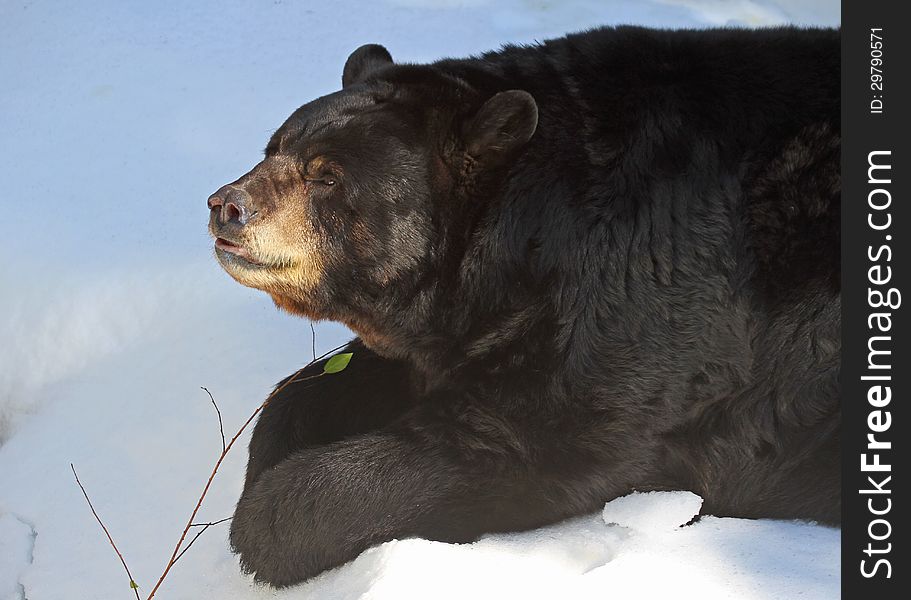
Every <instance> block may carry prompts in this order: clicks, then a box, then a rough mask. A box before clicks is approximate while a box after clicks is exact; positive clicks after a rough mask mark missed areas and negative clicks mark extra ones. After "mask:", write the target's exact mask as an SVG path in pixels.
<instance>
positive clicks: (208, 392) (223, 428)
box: [202, 386, 225, 452]
mask: <svg viewBox="0 0 911 600" xmlns="http://www.w3.org/2000/svg"><path fill="white" fill-rule="evenodd" d="M202 390H203V391H205V393H207V394H209V400H211V401H212V406H214V407H215V412H216V413H218V431H220V432H221V451H222V452H224V451H225V426H224V424H223V423H222V421H221V411H220V410H218V404H216V403H215V398H213V397H212V392H210V391H209V388H207V387H205V386H202Z"/></svg>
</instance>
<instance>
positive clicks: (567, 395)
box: [208, 27, 840, 586]
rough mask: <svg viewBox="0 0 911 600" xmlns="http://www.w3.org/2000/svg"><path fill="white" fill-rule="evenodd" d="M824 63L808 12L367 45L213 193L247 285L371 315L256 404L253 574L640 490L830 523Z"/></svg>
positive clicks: (343, 315) (563, 511) (317, 309)
mask: <svg viewBox="0 0 911 600" xmlns="http://www.w3.org/2000/svg"><path fill="white" fill-rule="evenodd" d="M839 54H840V42H839V33H838V31H836V30H821V29H796V28H779V29H767V30H757V31H751V30H707V31H692V30H688V31H657V30H649V29H643V28H636V27H617V28H603V29H596V30H592V31H588V32H584V33H579V34H574V35H569V36H567V37H564V38H561V39H556V40H550V41H547V42H544V43H541V44H538V45H534V46H507V47H505V48H503V49H502V50H500V51H497V52H491V53H488V54H484V55H482V56H480V57H475V58H469V59H464V60H442V61H439V62H436V63H433V64H430V65H411V64H394V63H393V61H392V59H391V57H390V55H389V53H388V52H387V51H386V49H385V48H383V47H381V46H377V45H368V46H363V47H361V48H359V49H358V50H356V51H355V52H354V53H353V54H352V55H351V56H350V57H349V58H348V61H347V63H346V64H345V67H344V72H343V75H342V89H341V91H338V92H336V93H333V94H330V95H328V96H325V97H322V98H319V99H317V100H314V101H313V102H310V103H309V104H305V105H304V106H303V107H301V108H299V109H298V110H296V111H295V112H294V113H293V114H292V115H291V117H290V118H289V119H288V120H287V121H286V122H285V123H284V124H283V125H282V126H281V127H280V128H279V129H278V130H277V131H276V132H275V134H274V135H273V136H272V138H271V140H270V141H269V143H268V146H267V147H266V150H265V158H264V159H263V160H262V162H260V163H259V164H257V165H256V166H255V167H254V168H253V169H252V170H251V171H250V172H249V173H247V174H246V175H244V176H242V177H241V178H240V179H238V180H236V181H235V182H234V183H231V184H229V185H226V186H224V187H222V188H221V189H220V190H218V191H217V192H216V193H215V194H214V195H212V197H210V198H209V200H208V205H209V208H210V210H211V212H210V222H209V225H210V230H211V233H212V235H213V236H214V237H215V238H216V241H215V252H216V255H217V258H218V261H219V262H220V263H221V265H222V266H223V267H224V269H225V270H226V271H227V272H228V273H229V274H230V275H231V276H232V277H233V278H234V279H236V280H237V281H239V282H240V283H242V284H244V285H248V286H252V287H255V288H258V289H261V290H263V291H265V292H267V293H268V294H269V295H270V296H271V297H272V299H273V300H274V301H275V303H276V304H277V305H278V306H279V307H281V308H282V309H284V310H286V311H288V312H291V313H295V314H299V315H303V316H305V317H308V318H310V319H331V320H335V321H340V322H342V323H344V324H346V325H347V326H348V327H350V328H351V329H352V330H353V331H354V332H356V333H357V335H358V338H357V339H355V340H354V341H352V342H351V344H350V345H349V347H348V350H347V351H349V352H353V353H354V356H353V358H352V360H351V364H350V366H349V367H348V369H347V370H345V371H343V372H341V373H339V374H336V375H333V376H331V377H320V378H317V379H311V380H308V381H306V382H302V383H296V384H292V385H289V386H288V387H286V388H285V389H284V390H282V391H281V393H279V394H278V395H277V396H276V397H275V398H274V399H273V400H272V401H271V403H270V404H269V405H268V406H267V408H266V409H265V410H264V411H263V413H262V416H261V418H260V419H259V421H258V423H257V425H256V428H255V431H254V433H253V436H252V440H251V442H250V458H249V464H248V467H247V475H246V484H245V487H244V491H243V495H242V496H241V498H240V500H239V502H238V504H237V509H236V512H235V514H234V519H233V522H232V524H231V535H230V540H231V544H232V547H233V549H234V550H235V551H236V552H237V553H238V554H239V555H240V559H241V564H242V566H243V567H244V568H245V569H246V570H247V571H249V572H252V573H255V576H256V579H257V580H259V581H264V582H268V583H270V584H272V585H275V586H286V585H291V584H294V583H297V582H300V581H303V580H306V579H307V578H310V577H313V576H314V575H316V574H318V573H320V572H322V571H323V570H325V569H329V568H331V567H334V566H337V565H340V564H342V563H344V562H346V561H348V560H351V559H352V558H354V557H355V556H357V555H358V554H359V553H360V552H361V551H363V550H364V549H366V548H368V547H369V546H371V545H374V544H378V543H380V542H383V541H385V540H390V539H393V538H402V537H408V536H420V537H425V538H429V539H434V540H444V541H449V542H468V541H471V540H474V539H476V538H477V537H478V536H480V535H482V534H484V533H487V532H502V531H513V530H521V529H528V528H534V527H538V526H542V525H545V524H548V523H553V522H555V521H558V520H560V519H565V518H567V517H571V516H574V515H579V514H583V513H587V512H591V511H594V510H596V509H598V508H599V507H600V506H602V505H603V504H604V502H605V501H607V500H610V499H612V498H615V497H617V496H619V495H623V494H626V493H628V492H630V491H632V490H678V489H680V490H692V491H694V492H696V493H698V494H700V495H701V496H703V498H704V499H705V503H704V508H703V510H704V512H707V513H711V514H715V515H733V516H740V517H772V518H803V519H813V520H818V521H821V522H825V523H831V524H835V523H837V522H838V521H839V518H840V517H839V515H840V491H839V485H840V474H839V471H840V460H839V424H840V407H839V401H840V388H839V383H838V374H839V350H840V278H839V265H840V258H839V220H840V216H839V215H840V195H839V194H840V179H839V155H840V125H839V118H840V115H839V112H840V102H839V94H840V89H839V88H840V75H839V67H840V58H839ZM321 369H322V364H316V365H314V366H312V367H310V368H309V369H308V371H307V372H305V373H304V374H303V376H307V375H309V374H316V373H319V372H320V371H321Z"/></svg>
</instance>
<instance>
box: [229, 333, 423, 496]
mask: <svg viewBox="0 0 911 600" xmlns="http://www.w3.org/2000/svg"><path fill="white" fill-rule="evenodd" d="M340 352H352V353H353V354H354V356H353V357H352V359H351V362H350V363H349V365H348V367H347V368H346V369H345V370H344V371H343V372H341V373H337V374H328V375H323V376H321V377H317V378H311V379H307V378H308V377H313V376H316V375H319V374H320V373H322V372H323V366H324V365H325V363H326V361H327V360H328V359H325V360H321V361H319V362H317V363H315V364H313V365H310V366H309V367H307V368H306V369H304V371H302V372H301V373H300V374H299V375H298V376H297V380H298V381H297V382H295V383H291V384H290V385H288V386H287V387H286V388H284V389H283V390H281V391H280V392H279V393H278V394H276V395H275V397H274V398H272V400H271V401H270V402H269V404H268V405H267V406H266V407H265V408H264V409H263V412H262V414H261V415H260V417H259V420H258V421H257V423H256V426H255V428H254V430H253V435H252V437H251V440H250V448H249V450H250V458H249V461H248V463H247V477H246V483H245V485H244V489H245V491H246V490H247V489H248V488H249V487H250V486H251V484H252V483H253V482H254V481H255V480H256V478H257V477H259V475H260V474H261V473H262V472H263V471H265V470H267V469H270V468H272V467H274V466H275V465H277V464H278V463H279V462H281V461H282V460H284V459H285V458H287V457H288V456H289V455H290V454H291V453H293V452H296V451H298V450H301V449H304V448H309V447H314V446H322V445H325V444H328V443H331V442H335V441H338V440H341V439H344V438H346V437H350V436H352V435H357V434H361V433H365V432H368V431H371V430H374V429H378V428H380V427H383V426H384V425H386V424H388V423H389V422H391V421H392V420H394V419H395V418H397V417H399V416H400V415H402V414H403V413H405V412H406V411H407V410H408V409H409V408H410V407H411V406H413V405H414V397H413V393H412V392H411V391H410V389H409V381H408V374H407V371H406V369H405V367H404V365H403V364H402V363H399V362H395V361H391V360H388V359H385V358H382V357H380V356H377V355H376V354H375V353H374V352H373V351H371V350H369V349H368V348H366V347H365V346H364V345H363V343H361V342H360V340H357V339H355V340H353V341H352V342H351V343H349V344H348V345H347V346H346V347H345V348H344V349H342V350H340ZM285 381H287V379H286V380H285ZM282 383H284V381H282V382H281V383H279V385H281V384H282Z"/></svg>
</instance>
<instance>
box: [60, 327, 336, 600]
mask: <svg viewBox="0 0 911 600" xmlns="http://www.w3.org/2000/svg"><path fill="white" fill-rule="evenodd" d="M310 329H311V332H312V333H313V354H314V357H313V360H312V361H310V362H309V363H307V364H306V365H304V366H303V367H301V368H300V369H298V370H297V371H296V372H295V373H294V375H292V376H291V377H289V378H288V379H287V380H285V382H284V383H282V384H281V385H279V386H278V387H276V388H275V390H273V391H272V393H271V394H269V396H268V397H267V398H266V399H265V400H264V401H263V403H262V404H260V405H259V407H257V409H256V410H255V411H253V414H252V415H250V417H249V418H248V419H247V420H246V421H244V424H243V425H241V427H240V429H238V430H237V433H235V434H234V437H232V438H231V440H230V441H229V442H228V443H225V431H224V424H223V422H222V417H221V410H219V408H218V404H217V403H216V402H215V398H214V397H213V396H212V393H211V392H209V390H208V389H207V388H205V387H203V388H202V389H203V390H204V391H205V392H206V393H207V394H208V395H209V399H210V400H211V401H212V405H213V406H214V407H215V412H216V413H217V414H218V428H219V430H220V432H221V444H222V450H221V454H220V455H219V457H218V460H217V461H216V462H215V466H214V467H213V468H212V472H211V473H210V474H209V479H208V480H207V481H206V485H205V487H204V488H203V490H202V493H201V494H200V495H199V500H198V501H197V502H196V507H195V508H194V509H193V512H192V513H191V514H190V518H189V519H188V520H187V524H186V526H185V527H184V528H183V532H182V533H181V535H180V539H179V540H178V541H177V545H176V546H175V547H174V552H172V553H171V558H169V559H168V563H167V565H165V569H164V571H163V572H162V574H161V576H160V577H159V578H158V581H157V582H156V583H155V587H153V588H152V591H151V592H149V595H148V596H147V597H146V600H152V598H153V597H154V596H155V593H156V592H157V591H158V588H160V587H161V584H162V583H163V582H164V580H165V578H166V577H167V576H168V573H170V571H171V568H172V567H173V566H174V564H175V563H176V562H177V561H178V560H180V558H181V557H182V556H183V555H184V554H185V553H186V551H187V550H189V549H190V546H192V545H193V543H194V542H195V541H196V540H197V539H199V536H201V535H202V534H203V533H205V531H206V530H207V529H208V528H209V527H212V526H213V525H218V524H219V523H224V522H225V521H228V520H229V519H231V517H227V518H225V519H221V520H219V521H213V522H211V523H195V522H194V519H196V514H197V513H198V512H199V509H200V508H201V507H202V503H203V501H204V500H205V498H206V494H208V493H209V488H210V487H211V486H212V481H213V480H214V479H215V475H216V474H217V473H218V468H219V467H220V466H221V463H222V462H223V461H224V460H225V457H226V456H227V455H228V452H229V451H230V450H231V448H232V447H233V446H234V443H235V442H236V441H237V440H238V438H240V436H241V435H242V434H243V432H244V431H245V430H246V429H247V427H248V426H249V425H250V423H252V422H253V419H255V418H256V417H257V415H259V413H260V412H262V410H263V409H264V408H266V406H268V404H269V402H270V401H271V400H272V398H274V397H275V396H276V395H278V393H279V392H281V391H282V390H284V389H285V388H286V387H288V386H289V385H291V384H292V383H301V382H303V381H307V380H310V379H316V378H317V377H322V376H323V375H325V374H326V372H325V371H323V372H320V373H317V374H315V375H310V376H308V377H304V378H302V379H298V377H299V376H300V374H301V373H303V372H304V369H306V368H307V367H309V366H310V365H312V364H314V363H316V362H317V361H318V360H322V359H323V358H325V357H327V356H329V355H330V354H333V353H334V352H336V351H338V350H341V349H342V348H344V347H345V346H346V345H347V344H342V345H340V346H337V347H335V348H333V349H331V350H329V351H327V352H325V353H324V354H322V355H321V356H315V355H316V331H315V329H314V328H313V325H312V324H311V325H310ZM70 468H72V469H73V476H74V477H76V483H77V484H79V488H80V489H81V490H82V495H83V496H85V500H86V502H88V504H89V508H91V509H92V514H94V515H95V520H96V521H98V524H99V525H101V528H102V529H103V530H104V533H105V535H107V536H108V541H109V542H110V543H111V546H112V547H113V548H114V552H116V553H117V556H118V557H119V558H120V562H121V564H123V568H124V570H126V572H127V575H128V576H129V578H130V588H131V589H132V590H133V593H134V594H135V595H136V600H140V598H139V591H138V587H139V586H137V585H136V581H135V580H134V579H133V575H132V574H131V573H130V569H129V567H127V563H126V561H125V560H124V558H123V555H122V554H121V553H120V550H118V549H117V546H116V545H115V544H114V539H113V538H112V537H111V534H110V533H109V532H108V529H107V527H105V525H104V523H103V522H102V521H101V518H100V517H99V516H98V513H97V512H95V507H94V506H92V501H91V500H89V495H88V493H86V491H85V488H84V487H83V486H82V482H80V481H79V476H78V475H76V467H74V466H73V464H72V463H70ZM193 527H200V528H201V529H200V530H199V531H198V532H197V533H196V535H195V536H193V538H192V539H191V540H190V541H189V543H188V544H187V545H186V546H184V545H183V543H184V541H186V539H187V534H188V533H189V531H190V529H191V528H193Z"/></svg>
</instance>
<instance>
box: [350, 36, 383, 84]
mask: <svg viewBox="0 0 911 600" xmlns="http://www.w3.org/2000/svg"><path fill="white" fill-rule="evenodd" d="M391 64H392V55H391V54H389V51H388V50H386V49H385V48H383V47H382V46H380V45H379V44H366V45H364V46H361V47H360V48H358V49H357V50H355V51H354V52H352V53H351V56H349V57H348V60H347V61H345V68H344V70H343V71H342V88H346V87H348V86H349V85H352V84H355V83H360V82H361V81H363V80H365V79H366V78H367V77H368V76H370V74H371V73H373V72H374V71H376V70H377V69H380V68H382V67H386V66H388V65H391Z"/></svg>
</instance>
